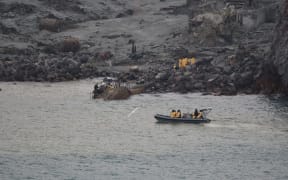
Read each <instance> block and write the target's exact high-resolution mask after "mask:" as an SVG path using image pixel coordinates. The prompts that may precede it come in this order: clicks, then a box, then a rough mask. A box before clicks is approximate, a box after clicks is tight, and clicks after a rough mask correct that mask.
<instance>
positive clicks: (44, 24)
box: [39, 18, 63, 32]
mask: <svg viewBox="0 0 288 180" xmlns="http://www.w3.org/2000/svg"><path fill="white" fill-rule="evenodd" d="M62 27H63V22H62V21H61V20H59V19H55V18H42V19H40V20H39V29H40V30H43V29H45V30H48V31H52V32H60V31H61V29H62Z"/></svg>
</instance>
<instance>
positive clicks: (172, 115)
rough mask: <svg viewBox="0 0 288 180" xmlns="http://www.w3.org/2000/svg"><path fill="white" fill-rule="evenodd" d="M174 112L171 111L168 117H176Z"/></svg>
mask: <svg viewBox="0 0 288 180" xmlns="http://www.w3.org/2000/svg"><path fill="white" fill-rule="evenodd" d="M176 113H177V112H176V111H175V110H174V109H173V110H172V111H171V112H170V117H171V118H175V117H176Z"/></svg>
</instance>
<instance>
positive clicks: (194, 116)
mask: <svg viewBox="0 0 288 180" xmlns="http://www.w3.org/2000/svg"><path fill="white" fill-rule="evenodd" d="M198 115H199V112H198V109H197V108H196V109H195V110H194V113H193V116H192V118H193V119H196V118H198Z"/></svg>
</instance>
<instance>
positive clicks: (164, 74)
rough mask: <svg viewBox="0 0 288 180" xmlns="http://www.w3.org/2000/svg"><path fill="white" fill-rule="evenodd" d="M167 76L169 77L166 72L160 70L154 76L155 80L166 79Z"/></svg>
mask: <svg viewBox="0 0 288 180" xmlns="http://www.w3.org/2000/svg"><path fill="white" fill-rule="evenodd" d="M168 78H169V75H168V73H166V72H160V73H158V74H157V75H156V76H155V79H156V80H167V79H168Z"/></svg>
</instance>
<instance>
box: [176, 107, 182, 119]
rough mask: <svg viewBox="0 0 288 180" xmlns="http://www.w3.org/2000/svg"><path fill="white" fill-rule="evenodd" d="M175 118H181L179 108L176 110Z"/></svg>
mask: <svg viewBox="0 0 288 180" xmlns="http://www.w3.org/2000/svg"><path fill="white" fill-rule="evenodd" d="M176 118H181V111H180V109H178V110H177V112H176Z"/></svg>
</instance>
